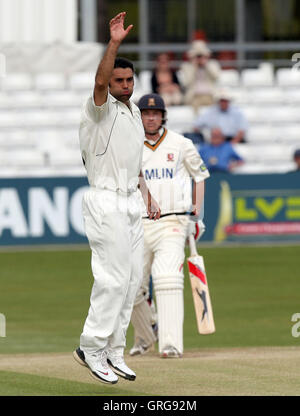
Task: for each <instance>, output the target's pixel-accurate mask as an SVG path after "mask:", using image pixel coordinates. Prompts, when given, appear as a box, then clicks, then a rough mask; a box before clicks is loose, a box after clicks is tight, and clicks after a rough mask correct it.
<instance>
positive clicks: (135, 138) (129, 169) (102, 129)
mask: <svg viewBox="0 0 300 416" xmlns="http://www.w3.org/2000/svg"><path fill="white" fill-rule="evenodd" d="M130 106H131V111H130V109H129V108H128V107H127V105H126V104H124V103H122V102H120V101H118V100H117V99H116V98H114V97H113V96H112V95H111V94H108V96H107V100H106V102H105V103H104V104H103V105H101V106H96V104H95V102H94V99H93V96H91V97H89V98H88V100H87V101H86V103H85V104H84V106H83V109H82V115H81V122H80V128H79V142H80V150H81V155H82V159H83V161H84V164H85V168H86V171H87V177H88V181H89V184H90V186H93V187H96V188H98V189H109V190H112V191H121V192H125V193H128V192H134V191H135V190H136V189H137V185H138V176H139V173H140V170H141V165H142V154H143V142H144V128H143V124H142V121H141V115H140V110H139V109H138V107H137V106H136V105H135V104H134V103H133V102H131V101H130Z"/></svg>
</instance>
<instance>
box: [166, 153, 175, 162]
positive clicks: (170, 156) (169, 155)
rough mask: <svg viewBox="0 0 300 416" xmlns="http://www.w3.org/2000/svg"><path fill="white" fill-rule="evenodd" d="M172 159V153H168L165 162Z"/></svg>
mask: <svg viewBox="0 0 300 416" xmlns="http://www.w3.org/2000/svg"><path fill="white" fill-rule="evenodd" d="M173 161H174V153H168V154H167V162H173Z"/></svg>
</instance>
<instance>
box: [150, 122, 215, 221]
mask: <svg viewBox="0 0 300 416" xmlns="http://www.w3.org/2000/svg"><path fill="white" fill-rule="evenodd" d="M160 133H161V136H160V138H159V139H158V141H157V142H156V143H151V142H149V141H147V140H145V142H144V152H143V167H142V170H143V174H144V177H145V180H146V183H147V186H148V188H149V190H150V192H151V194H152V196H153V197H154V198H155V199H156V201H157V202H158V204H159V206H160V208H161V213H162V214H172V213H183V212H188V211H190V210H191V207H192V179H193V180H194V181H195V182H196V183H197V182H201V181H203V180H205V179H206V178H208V177H209V172H208V170H207V168H206V166H205V164H204V162H203V160H202V159H201V157H200V155H199V153H198V151H197V149H196V148H195V146H194V144H193V142H192V141H191V140H190V139H188V138H186V137H184V136H182V135H180V134H177V133H175V132H173V131H170V130H167V129H164V128H163V129H161V130H160ZM143 216H144V217H146V216H147V214H146V212H145V211H144V214H143Z"/></svg>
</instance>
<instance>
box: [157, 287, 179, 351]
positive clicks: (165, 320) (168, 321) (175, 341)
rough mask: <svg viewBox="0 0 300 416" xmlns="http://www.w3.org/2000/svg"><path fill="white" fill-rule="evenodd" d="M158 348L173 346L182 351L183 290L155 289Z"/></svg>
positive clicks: (161, 349)
mask: <svg viewBox="0 0 300 416" xmlns="http://www.w3.org/2000/svg"><path fill="white" fill-rule="evenodd" d="M156 304H157V315H158V348H159V352H160V353H162V352H163V350H164V349H165V348H166V347H170V346H173V347H175V348H176V349H177V351H178V352H179V353H181V354H182V353H183V314H184V312H183V290H182V289H166V290H156Z"/></svg>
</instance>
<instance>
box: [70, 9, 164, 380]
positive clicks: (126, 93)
mask: <svg viewBox="0 0 300 416" xmlns="http://www.w3.org/2000/svg"><path fill="white" fill-rule="evenodd" d="M125 14H126V13H125V12H122V13H119V14H118V15H117V16H116V17H114V18H113V19H112V20H111V21H110V41H109V44H108V46H107V48H106V51H105V53H104V56H103V58H102V60H101V62H100V64H99V67H98V70H97V73H96V78H95V87H94V91H93V95H92V96H91V97H90V98H88V100H87V102H86V103H85V104H84V106H83V111H82V119H81V124H80V131H79V140H80V149H81V154H82V158H83V161H84V164H85V168H86V171H87V176H88V181H89V185H90V187H89V189H88V190H87V192H86V193H85V194H84V197H83V218H84V225H85V232H86V235H87V237H88V240H89V244H90V248H91V251H92V259H91V266H92V272H93V277H94V284H93V287H92V293H91V297H90V308H89V311H88V316H87V318H86V321H85V324H84V327H83V331H82V334H81V337H80V347H78V348H77V349H76V350H75V351H74V352H73V356H74V358H75V360H76V361H77V362H78V363H79V364H81V365H83V366H85V367H87V368H88V370H89V372H90V375H91V376H92V377H93V378H94V379H95V380H97V381H100V382H103V383H106V384H115V383H117V381H118V376H121V377H123V378H124V379H126V380H135V378H136V374H135V372H134V371H133V370H131V369H130V368H129V367H128V366H127V365H126V364H125V361H124V348H125V344H126V331H127V328H128V325H129V322H130V317H131V313H132V308H133V303H134V299H135V297H136V293H137V290H138V288H139V286H140V284H141V280H142V275H143V227H142V220H141V210H140V199H139V198H140V191H141V193H142V195H143V200H144V203H145V205H146V211H147V215H148V216H149V218H151V219H157V218H159V215H160V209H159V206H158V205H157V203H156V202H155V201H154V200H153V199H152V198H151V195H150V193H149V191H148V189H147V187H146V184H145V182H144V181H143V178H142V176H141V163H142V151H143V142H144V130H143V125H142V122H141V115H140V111H139V109H138V107H137V106H136V105H135V104H134V103H133V102H132V101H131V100H130V97H131V95H132V92H133V84H134V72H133V65H132V63H131V62H130V61H128V60H126V59H123V58H117V51H118V48H119V46H120V44H121V42H122V41H123V40H124V39H125V37H126V36H127V34H128V33H129V31H130V30H131V28H132V25H130V26H128V28H127V29H124V19H125ZM139 179H140V180H139ZM138 185H140V191H138V190H137V189H138Z"/></svg>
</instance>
